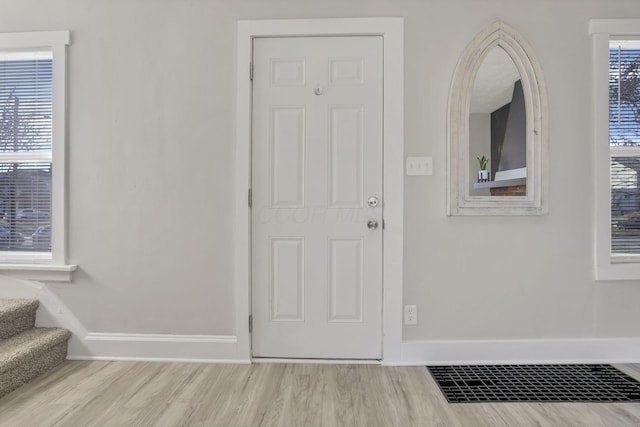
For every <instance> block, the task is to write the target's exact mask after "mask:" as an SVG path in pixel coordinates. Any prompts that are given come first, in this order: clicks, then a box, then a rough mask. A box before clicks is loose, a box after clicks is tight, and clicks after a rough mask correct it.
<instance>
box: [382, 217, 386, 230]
mask: <svg viewBox="0 0 640 427" xmlns="http://www.w3.org/2000/svg"><path fill="white" fill-rule="evenodd" d="M384 227H385V223H384V219H383V220H382V229H383V230H384Z"/></svg>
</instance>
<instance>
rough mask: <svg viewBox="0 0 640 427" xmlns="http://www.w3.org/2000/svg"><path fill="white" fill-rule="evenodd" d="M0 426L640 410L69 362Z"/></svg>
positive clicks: (0, 414)
mask: <svg viewBox="0 0 640 427" xmlns="http://www.w3.org/2000/svg"><path fill="white" fill-rule="evenodd" d="M619 368H621V369H622V370H624V371H625V372H627V373H628V374H630V375H632V376H634V377H635V378H640V365H623V366H619ZM0 426H2V427H5V426H20V427H26V426H38V427H42V426H73V427H76V426H82V427H84V426H207V427H208V426H225V427H227V426H283V427H291V426H305V427H306V426H366V427H373V426H446V427H449V426H473V427H476V426H477V427H479V426H509V427H514V426H563V427H565V426H589V427H596V426H606V427H616V426H640V403H617V404H614V403H544V404H542V403H531V404H528V403H495V404H480V403H472V404H448V403H447V402H446V400H445V399H444V398H443V396H442V395H441V394H440V391H439V390H438V387H437V386H436V384H435V383H434V381H433V379H432V378H431V376H430V375H429V373H428V371H427V370H426V368H424V367H382V366H376V365H302V364H254V365H216V364H195V363H194V364H188V363H145V362H137V363H134V362H66V363H65V364H63V365H62V367H61V368H59V369H58V370H56V371H54V372H52V373H50V374H49V375H46V376H44V377H42V378H40V379H38V380H35V381H33V382H31V383H30V384H27V385H26V386H23V387H22V388H20V389H18V390H16V391H14V392H13V393H11V394H9V395H7V396H5V397H4V398H2V399H0Z"/></svg>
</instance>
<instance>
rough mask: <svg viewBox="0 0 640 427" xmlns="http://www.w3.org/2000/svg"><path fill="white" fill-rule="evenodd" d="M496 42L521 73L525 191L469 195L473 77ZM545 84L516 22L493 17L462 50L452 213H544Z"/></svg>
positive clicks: (452, 134)
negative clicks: (524, 119) (510, 23)
mask: <svg viewBox="0 0 640 427" xmlns="http://www.w3.org/2000/svg"><path fill="white" fill-rule="evenodd" d="M494 47H500V48H502V49H504V50H505V52H507V54H508V55H509V56H510V57H511V59H513V62H514V64H515V66H516V68H517V69H518V72H519V73H520V77H521V80H522V88H523V91H524V98H525V109H526V118H527V120H526V121H527V125H526V147H527V148H526V153H527V154H526V155H527V181H526V185H527V193H526V196H471V195H470V192H469V182H470V179H469V174H470V170H469V110H470V105H471V94H472V91H473V85H474V82H475V77H476V74H477V72H478V69H479V68H480V65H481V64H482V62H483V60H484V58H485V56H486V55H487V53H488V52H489V51H490V50H491V49H493V48H494ZM547 116H548V113H547V97H546V88H545V85H544V81H543V78H542V71H541V69H540V66H539V64H538V61H537V60H536V57H535V55H534V54H533V51H532V49H531V47H530V46H529V44H528V43H527V42H526V40H524V38H523V37H522V36H521V35H520V34H518V32H517V31H515V30H514V29H513V28H512V27H510V26H509V25H507V24H505V23H504V22H502V21H498V22H495V23H494V24H492V25H491V26H490V27H489V28H487V29H486V30H484V31H482V32H481V33H479V34H478V35H477V36H476V37H475V38H474V39H473V40H472V41H471V43H470V44H469V45H468V46H467V48H466V49H465V50H464V52H463V53H462V56H461V57H460V60H459V62H458V65H457V67H456V71H455V73H454V77H453V81H452V84H451V91H450V93H449V115H448V121H447V127H448V144H449V147H448V148H449V149H448V187H449V188H448V191H447V196H448V203H447V209H448V212H447V214H448V215H544V214H546V213H547V210H548V205H547V187H548V184H547V183H548V176H547V175H548V174H547V168H548V167H547V153H548V123H547Z"/></svg>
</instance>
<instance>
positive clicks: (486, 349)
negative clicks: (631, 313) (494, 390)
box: [384, 338, 640, 366]
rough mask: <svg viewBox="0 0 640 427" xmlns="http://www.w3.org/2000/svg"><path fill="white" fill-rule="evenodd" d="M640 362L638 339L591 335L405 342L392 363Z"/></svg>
mask: <svg viewBox="0 0 640 427" xmlns="http://www.w3.org/2000/svg"><path fill="white" fill-rule="evenodd" d="M639 362H640V338H629V339H627V338H611V339H603V338H591V339H566V340H563V339H549V340H484V341H483V340H469V341H415V342H404V343H403V344H402V361H401V362H399V363H395V364H394V365H407V366H414V365H454V364H470V365H472V364H498V363H501V364H504V363H639ZM384 364H385V365H387V363H384Z"/></svg>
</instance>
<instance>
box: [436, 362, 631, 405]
mask: <svg viewBox="0 0 640 427" xmlns="http://www.w3.org/2000/svg"><path fill="white" fill-rule="evenodd" d="M427 369H429V372H431V375H432V376H433V379H434V380H435V381H436V382H437V383H438V386H439V387H440V390H442V393H443V394H444V395H445V397H446V398H447V400H448V401H449V402H452V403H454V402H457V403H467V402H640V383H639V382H638V381H636V380H635V379H633V378H632V377H630V376H629V375H627V374H625V373H624V372H621V371H620V370H618V369H616V368H614V367H613V366H611V365H468V366H427Z"/></svg>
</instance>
